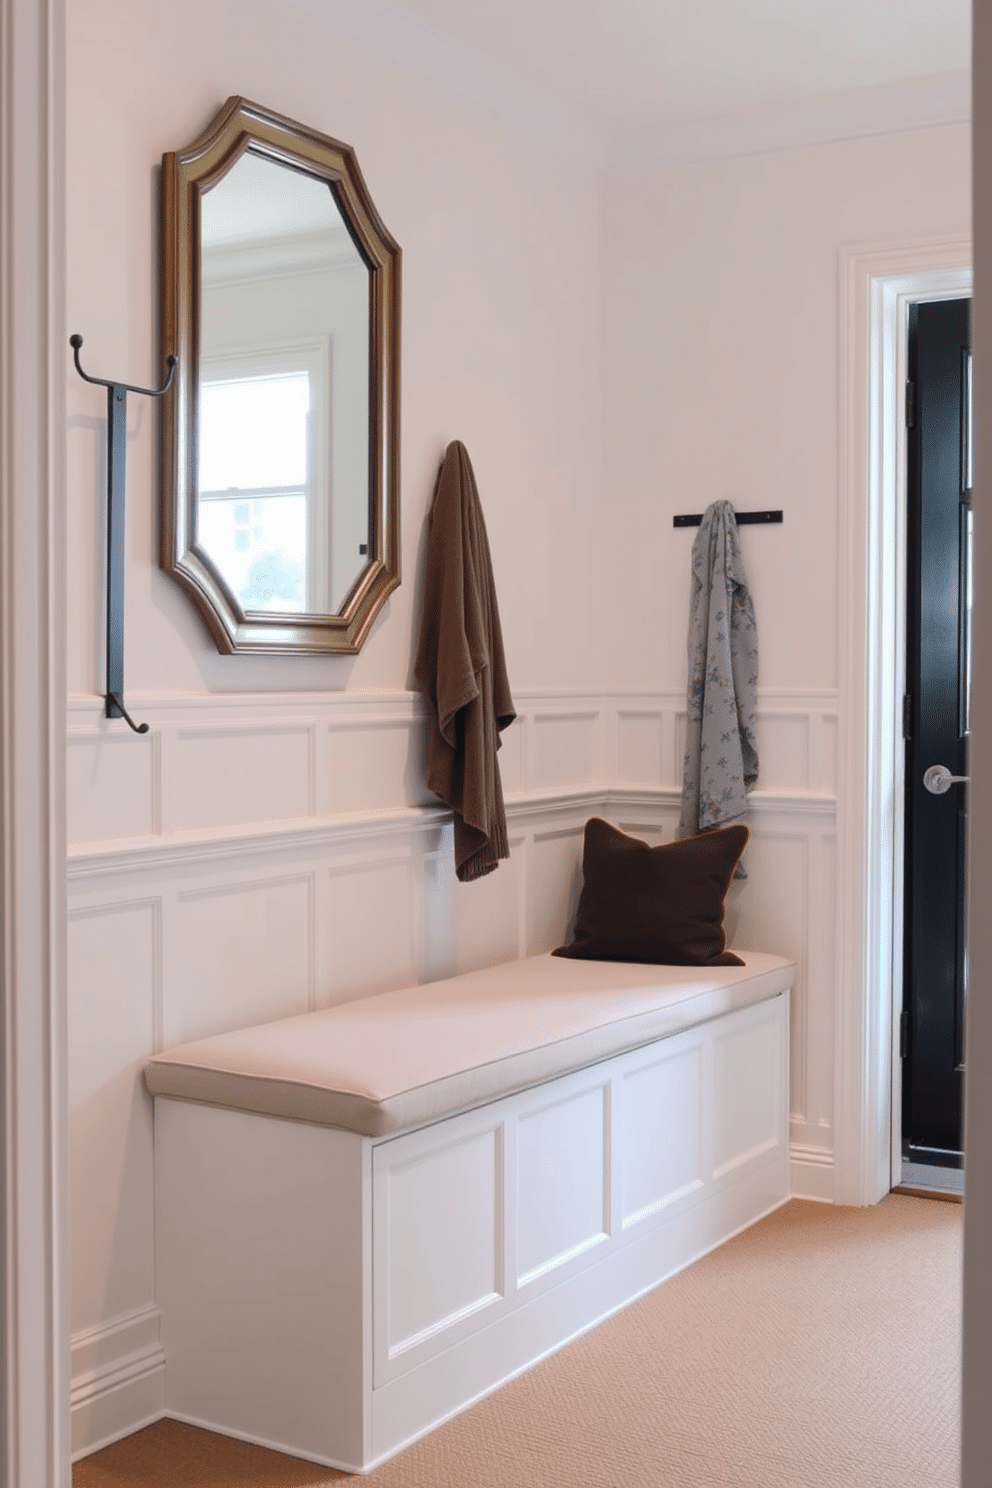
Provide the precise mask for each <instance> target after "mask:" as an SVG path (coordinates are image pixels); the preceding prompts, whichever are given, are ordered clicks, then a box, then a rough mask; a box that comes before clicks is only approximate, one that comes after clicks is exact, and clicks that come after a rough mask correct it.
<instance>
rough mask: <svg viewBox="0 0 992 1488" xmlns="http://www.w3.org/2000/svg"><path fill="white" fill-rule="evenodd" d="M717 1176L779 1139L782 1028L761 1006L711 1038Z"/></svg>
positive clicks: (767, 1149) (771, 1148) (782, 1091)
mask: <svg viewBox="0 0 992 1488" xmlns="http://www.w3.org/2000/svg"><path fill="white" fill-rule="evenodd" d="M713 1061H714V1081H713V1176H714V1178H717V1179H719V1178H723V1177H725V1176H726V1175H728V1174H729V1173H732V1172H734V1171H735V1170H736V1169H738V1168H740V1167H742V1166H744V1165H745V1164H746V1163H749V1162H752V1161H754V1159H755V1158H758V1157H761V1156H762V1154H764V1153H766V1152H772V1151H774V1149H775V1148H776V1146H777V1145H778V1143H779V1141H780V1140H781V1136H780V1134H781V1131H782V1125H783V1112H782V1106H783V1102H784V1099H785V1091H786V1090H787V1089H788V1085H787V1083H786V1085H785V1087H783V1084H782V1079H781V1069H782V1063H783V1051H782V1046H781V1030H780V1028H779V1025H778V1022H777V1021H776V1019H775V1018H774V1016H772V1014H771V1013H770V1012H769V1011H768V1010H767V1009H766V1008H763V1007H761V1006H759V1007H757V1008H749V1009H748V1010H747V1012H746V1013H744V1014H743V1015H741V1016H739V1017H738V1018H737V1019H735V1020H733V1021H729V1020H728V1024H727V1025H726V1027H724V1028H723V1029H721V1031H720V1032H718V1034H717V1036H716V1038H715V1040H714V1043H713Z"/></svg>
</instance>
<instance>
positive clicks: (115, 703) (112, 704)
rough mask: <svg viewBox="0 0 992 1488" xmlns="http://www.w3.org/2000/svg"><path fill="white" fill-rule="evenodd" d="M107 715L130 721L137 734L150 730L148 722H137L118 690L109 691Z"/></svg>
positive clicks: (126, 721)
mask: <svg viewBox="0 0 992 1488" xmlns="http://www.w3.org/2000/svg"><path fill="white" fill-rule="evenodd" d="M111 709H113V710H114V711H113V712H111ZM107 717H108V718H123V719H124V721H125V723H129V724H130V725H131V727H132V728H133V729H134V732H135V733H136V734H147V732H148V725H147V723H135V721H134V719H133V718H132V717H131V715H130V713H129V712H128V711H127V709H126V708H125V706H124V703H123V702H122V700H121V697H120V695H119V694H118V693H116V692H108V693H107Z"/></svg>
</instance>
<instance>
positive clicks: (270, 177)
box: [197, 150, 370, 614]
mask: <svg viewBox="0 0 992 1488" xmlns="http://www.w3.org/2000/svg"><path fill="white" fill-rule="evenodd" d="M200 244H201V297H202V301H201V321H200V325H201V336H200V369H199V385H200V401H199V442H198V444H199V450H198V453H199V461H198V477H197V490H198V509H197V541H198V545H199V547H200V548H201V549H202V550H203V551H204V553H205V554H206V556H207V557H208V558H209V559H210V560H211V561H212V563H213V564H214V565H215V567H216V568H217V570H218V571H219V573H220V575H221V576H222V578H223V580H224V581H225V583H226V584H227V586H228V588H229V589H230V590H231V592H232V593H233V595H234V596H235V598H236V600H237V602H238V605H239V606H240V608H241V609H242V610H243V611H250V610H254V611H263V612H264V611H276V612H284V613H286V612H288V613H294V614H302V613H305V612H310V613H323V614H335V613H336V612H337V611H339V610H340V609H341V607H342V605H343V604H344V601H345V599H346V598H347V595H348V593H349V591H350V590H351V589H352V587H353V586H354V584H355V582H356V580H357V579H358V577H359V575H360V573H361V572H362V570H363V569H364V567H365V565H366V563H367V562H368V557H367V555H368V551H369V499H368V492H369V424H368V387H369V307H370V298H369V270H368V268H367V266H366V264H365V262H364V260H363V259H362V257H361V255H360V253H359V251H358V249H357V248H356V246H355V244H354V242H353V240H352V237H351V234H350V232H349V231H348V228H347V226H346V224H345V222H344V220H343V218H342V216H341V212H340V211H339V209H338V205H337V202H336V201H335V199H334V195H333V192H332V188H331V186H330V185H329V183H328V182H326V181H321V180H317V179H316V178H315V177H313V176H309V175H306V174H304V173H303V172H301V171H296V170H291V169H287V168H286V167H285V166H281V165H277V164H275V163H274V162H273V161H271V160H267V159H265V158H264V157H262V156H258V155H255V154H254V153H252V152H251V151H250V150H249V151H246V152H245V154H243V155H242V156H241V158H240V159H239V160H238V161H237V163H236V164H235V165H234V166H233V167H232V169H231V170H230V171H229V172H228V174H227V175H226V176H224V177H223V178H222V179H221V180H220V181H219V182H218V183H217V184H216V185H215V186H213V187H212V188H211V189H210V190H209V191H207V192H205V193H204V195H203V199H202V204H201V220H200Z"/></svg>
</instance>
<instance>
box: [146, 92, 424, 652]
mask: <svg viewBox="0 0 992 1488" xmlns="http://www.w3.org/2000/svg"><path fill="white" fill-rule="evenodd" d="M247 150H251V151H252V152H253V153H254V154H256V155H259V156H261V157H262V158H263V159H266V160H269V161H271V162H273V163H275V164H277V165H282V166H285V167H287V168H289V169H291V170H296V171H302V172H304V173H305V174H307V175H309V176H311V177H315V178H316V179H318V180H323V181H326V182H327V183H328V185H329V186H330V187H331V191H332V196H333V197H334V200H335V201H336V203H337V206H338V208H339V210H340V212H341V215H342V217H343V218H344V219H345V223H346V226H347V227H348V229H349V231H350V233H351V236H352V238H353V240H354V242H355V245H356V247H357V249H358V251H359V253H360V255H361V256H362V258H363V259H364V260H365V263H366V264H367V266H368V269H369V290H370V303H369V310H370V315H369V321H370V346H369V394H368V397H369V402H368V413H369V544H368V547H369V553H368V561H367V563H366V565H365V567H364V569H363V570H362V571H361V573H360V574H359V575H358V578H357V579H356V581H355V583H354V585H353V586H352V588H351V590H350V592H349V593H348V595H347V597H346V599H345V601H344V603H343V605H342V607H341V609H340V610H339V611H338V613H337V614H332V615H327V614H314V613H307V612H303V613H299V614H288V613H273V612H268V611H252V610H249V611H247V612H245V611H244V610H242V609H241V606H240V604H239V602H238V600H237V599H236V598H235V597H234V595H233V594H232V592H231V589H230V586H229V585H228V584H227V583H226V582H225V580H224V578H223V576H222V575H221V573H220V572H219V570H218V568H217V567H216V565H215V564H214V563H213V562H212V561H211V559H210V558H209V556H208V555H207V553H206V552H205V551H204V549H203V548H202V547H199V546H198V545H197V496H198V477H197V469H198V444H199V436H198V429H199V367H200V334H201V254H200V217H201V199H202V196H203V194H204V193H205V192H206V191H208V190H209V188H210V187H211V186H214V185H216V184H217V182H218V181H220V180H221V179H222V178H223V177H224V176H225V175H226V174H227V173H228V172H229V171H230V170H231V169H232V167H233V166H234V165H235V163H236V162H237V161H238V160H239V159H240V158H241V157H242V155H243V154H244V153H245V151H247ZM162 233H163V294H162V354H163V358H164V357H165V356H167V355H169V354H170V353H172V354H174V355H175V356H176V357H178V365H177V367H176V375H175V377H174V378H173V381H172V386H171V388H170V389H169V392H168V393H167V394H166V396H165V397H164V399H163V400H162V420H163V422H162V502H161V517H162V527H161V565H162V567H163V569H164V570H165V571H166V573H169V574H171V575H172V576H173V578H175V579H176V580H177V581H178V582H179V583H180V584H181V585H182V587H183V588H184V589H185V590H186V591H187V592H188V593H189V594H190V595H191V597H192V599H193V601H194V602H195V604H196V605H197V607H198V609H199V610H200V612H201V614H202V615H203V617H204V619H205V621H206V623H207V625H208V627H209V629H210V633H211V635H212V636H213V639H214V641H215V642H216V644H217V648H218V650H220V651H222V652H227V653H230V652H239V653H241V652H254V653H267V654H272V653H301V652H302V653H307V654H311V655H327V654H341V653H346V654H353V653H354V652H357V651H358V650H359V649H360V648H361V645H362V642H363V641H364V640H365V637H366V635H367V634H368V631H369V628H370V626H371V624H372V621H373V620H374V619H375V616H376V615H377V614H378V612H379V610H380V609H381V607H382V605H383V603H384V602H385V600H386V597H387V595H389V594H390V593H391V592H392V590H393V589H395V588H396V586H397V585H398V584H399V582H400V497H399V379H400V358H399V331H400V257H401V255H400V249H399V247H398V245H397V244H396V242H395V241H394V240H393V238H392V237H391V236H390V234H389V233H388V232H387V231H386V228H385V227H384V226H383V224H382V221H381V219H380V218H379V215H378V213H377V211H376V209H375V207H374V205H373V203H372V198H371V197H370V196H369V193H368V190H367V188H366V186H365V182H364V180H363V179H362V174H361V171H360V170H359V168H358V162H357V160H356V158H355V152H354V151H353V150H352V148H351V146H350V145H344V144H341V143H340V142H339V141H337V140H333V139H331V138H329V137H328V136H327V135H323V134H318V133H317V131H316V130H312V129H307V128H305V127H304V126H303V125H300V124H296V123H294V122H293V121H292V120H291V119H286V118H283V117H282V116H281V115H279V114H273V113H270V112H269V111H267V110H266V109H262V108H260V107H259V106H258V105H257V104H254V103H249V102H248V101H247V100H246V99H244V98H229V99H228V101H227V103H226V104H225V105H224V108H223V109H222V110H221V112H220V113H219V114H218V115H217V117H216V118H215V119H214V121H213V122H212V123H211V124H210V125H209V126H208V127H207V129H206V130H205V131H204V132H203V133H202V134H201V135H200V136H199V137H198V138H197V139H195V140H194V141H193V142H192V143H191V144H190V145H187V146H186V148H185V149H183V150H181V151H175V152H170V153H168V154H165V155H163V157H162Z"/></svg>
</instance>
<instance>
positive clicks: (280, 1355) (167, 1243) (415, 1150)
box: [155, 993, 790, 1471]
mask: <svg viewBox="0 0 992 1488" xmlns="http://www.w3.org/2000/svg"><path fill="white" fill-rule="evenodd" d="M788 1020H789V994H788V993H780V994H778V995H776V996H775V997H772V998H768V999H766V1000H765V1001H763V1002H760V1003H756V1004H754V1005H752V1006H751V1007H748V1008H744V1009H742V1010H740V1011H738V1012H734V1013H730V1014H726V1015H724V1016H723V1017H721V1018H716V1019H713V1020H712V1021H710V1022H708V1023H703V1024H700V1025H697V1026H696V1027H694V1028H690V1029H687V1030H685V1031H684V1032H682V1033H677V1034H674V1035H672V1036H671V1037H669V1038H667V1039H663V1040H660V1041H657V1042H656V1043H654V1044H652V1045H649V1046H647V1047H644V1048H639V1049H635V1050H632V1051H630V1052H629V1053H626V1054H622V1055H620V1056H618V1057H616V1058H613V1059H609V1060H605V1061H603V1062H601V1063H599V1064H596V1065H592V1066H590V1067H588V1068H586V1069H582V1070H577V1071H573V1072H571V1073H568V1074H565V1075H563V1076H561V1077H559V1078H558V1079H556V1080H553V1081H550V1082H548V1083H546V1084H543V1085H539V1086H535V1087H532V1088H530V1089H528V1090H524V1091H520V1092H518V1093H516V1094H514V1095H511V1096H508V1097H505V1098H504V1099H501V1100H498V1101H495V1102H492V1103H491V1104H489V1105H485V1106H481V1107H478V1108H476V1109H475V1110H471V1111H467V1112H463V1113H461V1114H458V1115H455V1116H452V1117H449V1118H447V1119H446V1120H442V1121H439V1122H436V1123H434V1124H432V1125H429V1126H426V1127H421V1128H417V1129H414V1130H411V1131H408V1132H404V1133H401V1134H399V1135H397V1136H394V1137H391V1138H388V1139H372V1138H367V1137H361V1136H359V1135H357V1134H355V1133H350V1132H344V1131H338V1130H335V1129H333V1128H328V1127H314V1126H309V1125H306V1124H305V1123H301V1122H295V1121H280V1120H274V1119H271V1118H267V1117H262V1116H258V1115H255V1114H251V1113H248V1112H241V1111H232V1110H226V1109H220V1108H217V1107H213V1106H204V1105H196V1104H193V1103H188V1102H181V1101H174V1100H171V1099H168V1098H164V1097H159V1098H158V1099H157V1100H156V1103H155V1106H156V1111H155V1144H156V1162H155V1184H156V1212H157V1234H156V1263H157V1295H158V1299H159V1307H160V1310H161V1341H162V1348H163V1351H164V1355H165V1359H166V1396H165V1406H166V1410H167V1412H168V1413H169V1414H170V1415H175V1416H178V1417H180V1418H182V1419H185V1420H190V1421H194V1422H197V1423H199V1424H201V1425H205V1426H211V1427H214V1428H216V1429H219V1430H221V1431H224V1432H228V1433H230V1434H232V1435H235V1436H241V1437H244V1438H246V1439H248V1440H252V1441H258V1442H262V1443H265V1444H268V1445H270V1446H276V1447H281V1448H282V1449H284V1450H288V1451H291V1452H295V1453H297V1454H299V1455H301V1456H306V1457H312V1458H313V1459H314V1460H315V1461H318V1462H322V1463H325V1464H327V1465H330V1466H335V1467H341V1468H345V1469H347V1470H350V1471H360V1470H364V1469H366V1468H368V1467H370V1466H372V1465H373V1464H374V1463H376V1462H379V1461H381V1460H382V1459H383V1458H385V1457H387V1456H389V1455H391V1454H392V1453H394V1452H396V1451H398V1450H399V1449H400V1448H401V1447H402V1446H404V1445H406V1444H407V1443H408V1442H409V1441H411V1440H413V1439H415V1438H416V1437H417V1436H419V1435H422V1434H423V1433H424V1432H426V1431H429V1430H431V1429H432V1428H433V1427H434V1426H436V1425H438V1424H439V1423H440V1422H441V1421H443V1420H444V1419H446V1418H447V1417H448V1416H450V1415H451V1414H453V1413H454V1412H456V1411H458V1410H461V1409H463V1408H464V1407H465V1406H466V1405H468V1404H469V1403H470V1402H471V1401H472V1400H474V1399H477V1398H478V1397H479V1395H481V1394H484V1393H486V1392H488V1391H489V1390H491V1389H494V1388H496V1387H497V1386H498V1385H500V1384H501V1383H503V1382H504V1381H505V1380H507V1379H509V1378H510V1377H511V1376H512V1375H514V1374H516V1373H518V1372H519V1371H520V1370H522V1369H525V1368H526V1367H528V1365H530V1364H532V1363H534V1362H535V1361H536V1360H537V1359H539V1358H540V1357H542V1356H543V1355H544V1354H546V1353H547V1352H549V1351H550V1350H552V1349H555V1348H557V1347H560V1346H561V1345H562V1344H564V1343H566V1342H567V1341H568V1340H569V1339H570V1338H573V1337H574V1336H575V1335H576V1334H577V1333H579V1332H582V1331H583V1330H585V1329H586V1328H588V1327H590V1326H592V1325H593V1324H594V1323H596V1322H597V1321H599V1320H600V1319H601V1318H603V1317H605V1316H606V1315H608V1314H609V1313H610V1312H612V1311H614V1310H615V1309H616V1308H617V1307H620V1306H623V1305H624V1304H625V1303H627V1302H629V1301H631V1300H632V1299H633V1298H634V1297H636V1296H637V1295H639V1294H640V1293H641V1292H643V1291H644V1290H646V1289H647V1288H649V1287H651V1286H654V1285H657V1284H658V1283H659V1282H661V1281H663V1280H664V1279H665V1278H666V1277H667V1276H669V1275H670V1274H671V1273H672V1272H673V1271H675V1270H678V1269H679V1268H680V1267H682V1266H685V1265H687V1264H689V1262H691V1261H692V1260H693V1259H695V1258H696V1257H697V1256H699V1255H701V1254H702V1253H703V1252H704V1251H706V1250H708V1249H711V1248H712V1247H713V1246H715V1245H717V1244H719V1243H721V1242H722V1241H723V1240H725V1239H727V1238H728V1237H729V1236H730V1235H732V1234H733V1233H735V1232H736V1231H737V1230H739V1229H740V1228H742V1227H743V1226H745V1225H747V1224H749V1223H752V1222H753V1221H754V1220H756V1219H757V1218H759V1217H760V1216H761V1215H763V1214H765V1213H767V1212H769V1211H770V1210H771V1209H773V1208H774V1207H776V1205H778V1204H780V1203H782V1202H783V1201H784V1200H785V1199H786V1198H787V1197H788V1196H789V1192H790V1170H789V1146H788V1119H787V1079H788ZM659 1148H661V1149H663V1151H664V1153H665V1156H664V1157H661V1156H659Z"/></svg>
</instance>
